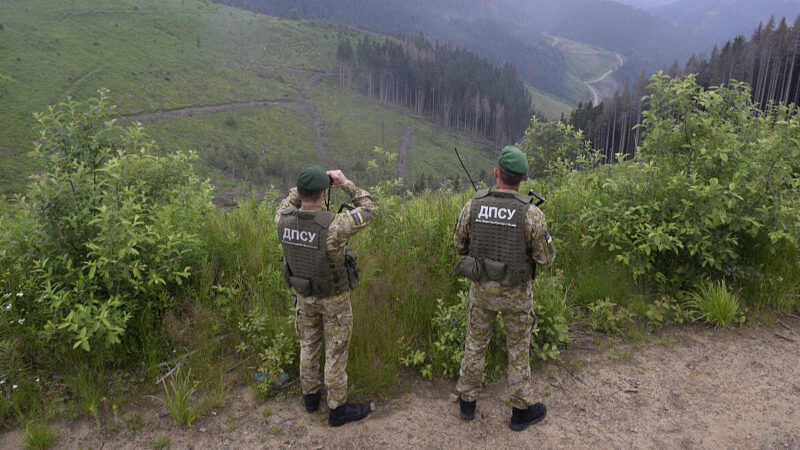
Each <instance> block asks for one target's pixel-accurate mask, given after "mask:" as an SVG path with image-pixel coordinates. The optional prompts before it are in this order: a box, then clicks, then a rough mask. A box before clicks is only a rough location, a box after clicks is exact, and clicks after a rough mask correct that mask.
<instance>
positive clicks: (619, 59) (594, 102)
mask: <svg viewBox="0 0 800 450" xmlns="http://www.w3.org/2000/svg"><path fill="white" fill-rule="evenodd" d="M614 56H616V57H617V64H615V65H614V67H612V68H611V69H609V70H608V72H606V73H604V74H603V75H601V76H599V77H598V78H595V79H594V80H589V81H584V82H583V84H584V85H586V87H588V88H589V90H590V91H592V105H593V106H597V105H598V104H599V103H600V93H599V92H597V89H596V88H595V87H594V86H592V85H593V84H595V83H600V82H601V81H604V80H605V79H606V78H608V77H610V76H611V74H613V73H614V72H616V71H617V70H619V68H620V67H622V65H623V64H624V63H625V60H624V59H623V58H622V55H620V54H619V53H614Z"/></svg>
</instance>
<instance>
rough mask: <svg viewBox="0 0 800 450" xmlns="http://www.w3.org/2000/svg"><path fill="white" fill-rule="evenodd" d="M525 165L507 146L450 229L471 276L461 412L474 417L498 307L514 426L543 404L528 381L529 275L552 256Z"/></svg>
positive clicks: (528, 420) (537, 417) (537, 416)
mask: <svg viewBox="0 0 800 450" xmlns="http://www.w3.org/2000/svg"><path fill="white" fill-rule="evenodd" d="M528 170H529V165H528V160H527V158H526V157H525V154H524V153H522V151H520V150H519V149H517V148H516V147H511V146H509V147H505V148H504V149H503V151H502V152H501V153H500V161H499V164H498V166H497V167H496V168H495V169H494V174H495V177H496V178H497V189H495V190H491V191H490V190H484V191H479V192H478V193H477V194H476V195H475V197H474V198H473V199H472V200H470V201H468V202H467V204H466V205H465V206H464V208H463V209H462V210H461V214H460V215H459V217H458V222H457V223H456V228H455V233H454V241H455V247H456V252H457V253H458V254H459V255H464V258H463V259H462V260H461V261H459V263H458V265H457V266H456V271H457V272H458V273H459V274H461V275H463V276H466V277H468V278H470V279H471V280H472V283H471V286H470V290H469V304H468V306H467V320H468V326H467V338H466V346H465V352H464V359H463V360H462V361H461V370H460V373H459V379H458V384H457V386H456V390H457V391H458V392H459V405H460V409H461V417H462V418H464V419H466V420H472V419H473V418H474V417H475V404H476V398H477V394H478V391H479V389H480V388H481V385H482V382H483V370H484V364H485V356H486V349H487V347H488V346H489V341H490V340H491V337H492V327H493V326H494V322H495V317H496V316H497V313H498V312H499V313H502V315H503V322H504V324H505V328H506V346H507V348H508V385H509V389H510V391H511V396H510V403H511V406H512V415H511V421H510V423H509V426H510V427H511V429H512V430H515V431H521V430H524V429H525V428H527V427H528V426H529V425H532V424H534V423H537V422H539V421H541V420H542V419H544V417H545V415H546V413H547V410H546V408H545V406H544V405H543V404H542V403H534V396H533V391H532V387H531V368H530V360H529V356H530V339H531V328H532V326H533V322H534V320H535V317H534V313H533V290H532V289H531V283H530V281H531V279H532V277H533V276H534V275H535V273H536V272H535V271H536V266H540V267H549V266H550V265H551V264H553V260H554V259H555V247H554V246H553V240H552V239H551V238H550V234H549V232H548V230H547V222H546V221H545V217H544V214H543V213H542V211H541V210H540V209H539V208H537V207H536V206H534V205H532V204H531V198H530V197H528V196H525V195H521V194H519V193H518V191H519V185H520V183H521V182H522V181H523V180H525V179H527V178H528Z"/></svg>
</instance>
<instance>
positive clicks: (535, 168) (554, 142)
mask: <svg viewBox="0 0 800 450" xmlns="http://www.w3.org/2000/svg"><path fill="white" fill-rule="evenodd" d="M519 148H520V149H521V150H523V151H524V152H525V153H526V154H527V155H528V159H529V161H530V164H531V172H532V173H533V174H534V175H535V176H536V177H542V178H544V177H553V176H556V177H560V176H563V174H565V173H566V171H568V170H570V169H572V168H574V167H577V166H580V161H583V160H584V159H585V158H587V157H589V156H590V155H591V153H592V152H591V147H590V145H589V142H588V141H586V140H585V139H584V137H583V132H582V131H581V130H578V129H575V128H573V127H572V125H567V124H564V123H563V122H560V121H552V122H542V121H540V120H539V119H537V118H536V117H534V118H533V119H531V123H530V125H529V126H528V129H527V130H525V136H523V138H522V141H521V142H520V144H519ZM576 164H577V166H576Z"/></svg>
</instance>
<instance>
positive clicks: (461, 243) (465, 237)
mask: <svg viewBox="0 0 800 450" xmlns="http://www.w3.org/2000/svg"><path fill="white" fill-rule="evenodd" d="M471 211H472V200H470V201H468V202H467V204H466V205H464V208H463V209H462V210H461V214H459V215H458V221H457V222H456V229H455V231H454V232H453V243H454V244H455V246H456V253H457V254H459V255H466V254H467V253H469V229H470V223H471V222H472V220H471V219H472V218H471V217H470V215H471Z"/></svg>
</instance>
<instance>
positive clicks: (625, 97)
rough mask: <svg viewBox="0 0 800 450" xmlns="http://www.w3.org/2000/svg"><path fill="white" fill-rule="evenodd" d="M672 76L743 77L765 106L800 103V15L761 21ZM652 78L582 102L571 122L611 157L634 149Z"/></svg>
mask: <svg viewBox="0 0 800 450" xmlns="http://www.w3.org/2000/svg"><path fill="white" fill-rule="evenodd" d="M666 73H667V75H669V76H672V77H676V76H681V75H687V74H696V76H697V82H698V84H700V85H701V86H703V87H704V88H709V87H711V86H718V85H721V84H727V83H729V82H731V81H734V80H736V81H741V82H745V83H747V84H749V85H750V86H751V99H752V101H753V102H754V103H755V104H756V105H757V106H758V107H759V108H760V109H766V108H768V107H769V105H770V104H772V103H781V104H785V105H788V104H795V105H796V104H798V103H800V16H798V17H797V19H796V20H795V21H794V23H793V24H791V25H790V24H789V23H788V22H787V21H786V20H785V19H782V20H781V21H780V22H777V21H776V20H775V19H774V18H773V19H770V20H769V21H768V22H767V23H766V24H763V23H762V24H760V25H759V26H758V28H757V29H756V31H755V33H753V36H752V37H751V38H750V39H749V40H748V39H747V38H745V37H743V36H739V37H737V38H736V39H734V40H732V41H728V43H726V44H725V45H724V46H723V47H722V48H721V49H720V48H718V47H714V50H713V51H712V52H711V56H710V57H706V56H704V55H702V54H699V55H693V56H692V57H691V58H689V61H688V62H687V64H686V66H685V67H680V66H679V65H678V63H677V62H675V63H673V64H672V66H670V67H669V68H667V69H666ZM646 94H647V82H646V80H645V79H644V77H641V78H640V79H639V80H638V81H637V82H635V83H634V84H632V85H626V86H625V89H624V90H622V91H620V92H617V93H616V94H615V95H614V97H613V98H611V99H608V100H607V101H605V102H603V103H601V104H600V105H597V106H593V105H591V104H579V105H578V108H576V109H575V110H574V111H573V112H572V114H571V116H570V118H569V123H570V124H571V125H574V126H576V127H578V128H580V129H582V130H583V131H584V134H585V136H586V137H587V139H589V140H590V141H591V142H592V143H593V145H594V147H595V148H598V149H602V150H604V152H605V154H606V157H607V158H609V159H611V158H612V157H613V155H614V154H615V153H627V154H632V153H634V152H635V151H636V149H637V147H638V145H639V142H640V140H641V129H640V128H638V127H636V125H637V124H639V123H641V119H642V102H641V98H642V96H644V95H646Z"/></svg>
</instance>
